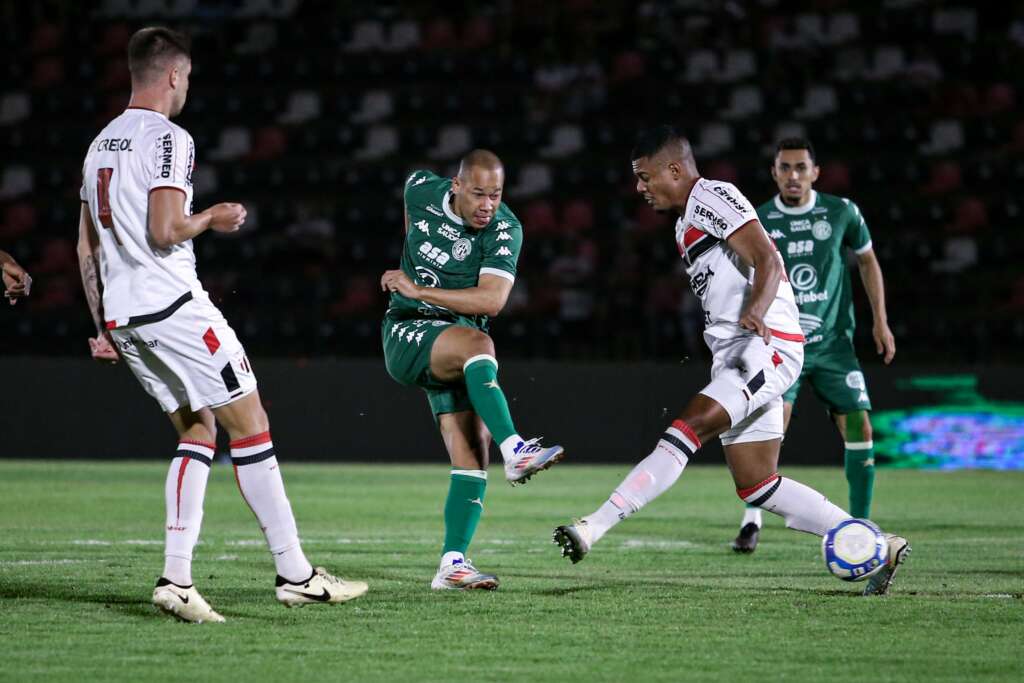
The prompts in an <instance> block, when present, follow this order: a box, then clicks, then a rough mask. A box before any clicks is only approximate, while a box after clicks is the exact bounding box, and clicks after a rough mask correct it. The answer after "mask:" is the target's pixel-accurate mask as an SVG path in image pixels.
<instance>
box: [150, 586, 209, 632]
mask: <svg viewBox="0 0 1024 683" xmlns="http://www.w3.org/2000/svg"><path fill="white" fill-rule="evenodd" d="M153 604H154V605H156V607H157V608H158V609H159V610H160V611H161V612H164V613H165V614H170V615H171V616H172V617H176V618H178V619H181V620H182V621H188V622H191V623H193V624H202V623H206V622H213V623H221V622H223V621H224V617H222V616H221V615H219V614H217V613H216V612H214V611H213V608H212V607H210V604H209V603H208V602H206V600H204V599H203V596H202V595H200V594H199V591H197V590H196V587H195V586H194V585H193V586H187V587H186V586H178V585H177V584H173V583H171V582H170V581H168V580H167V579H165V578H163V577H161V578H160V580H159V581H157V582H156V588H154V589H153Z"/></svg>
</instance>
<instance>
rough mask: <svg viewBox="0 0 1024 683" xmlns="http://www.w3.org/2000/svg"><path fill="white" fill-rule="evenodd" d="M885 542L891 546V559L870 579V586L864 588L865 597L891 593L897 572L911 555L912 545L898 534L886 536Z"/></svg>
mask: <svg viewBox="0 0 1024 683" xmlns="http://www.w3.org/2000/svg"><path fill="white" fill-rule="evenodd" d="M885 540H886V542H887V543H888V544H889V557H888V559H887V561H886V563H885V566H884V567H882V569H880V570H879V571H877V572H876V573H874V574H872V575H871V576H870V577H869V578H868V585H866V586H864V595H885V594H886V593H888V592H889V586H891V585H892V579H893V577H894V576H896V570H897V569H899V568H900V565H901V564H903V563H904V562H906V560H907V555H909V554H910V543H908V542H907V539H905V538H903V537H902V536H897V535H896V534H885Z"/></svg>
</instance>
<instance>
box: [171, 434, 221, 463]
mask: <svg viewBox="0 0 1024 683" xmlns="http://www.w3.org/2000/svg"><path fill="white" fill-rule="evenodd" d="M216 453H217V445H216V444H213V443H210V442H209V441H197V440H195V439H181V440H180V441H178V452H177V453H176V455H177V457H180V458H190V459H192V460H198V461H199V462H201V463H203V464H204V465H206V466H207V467H209V466H210V465H211V464H213V456H214V455H216Z"/></svg>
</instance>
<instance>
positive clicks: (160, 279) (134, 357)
mask: <svg viewBox="0 0 1024 683" xmlns="http://www.w3.org/2000/svg"><path fill="white" fill-rule="evenodd" d="M128 63H129V69H130V70H131V77H132V95H131V101H130V102H129V105H128V109H127V110H125V112H124V113H123V114H121V115H120V116H118V117H117V118H115V119H114V120H113V121H111V122H110V123H109V124H107V126H106V128H104V129H103V131H102V132H101V133H100V134H99V136H98V137H97V138H96V139H95V140H94V141H93V142H92V144H91V145H90V146H89V151H88V154H87V156H86V158H85V165H84V167H83V171H82V173H83V182H82V189H81V199H82V208H81V212H80V217H79V237H78V257H79V264H80V266H81V272H82V284H83V285H84V287H85V294H86V298H87V300H88V302H89V309H90V311H91V312H92V316H93V320H94V322H95V323H96V329H97V331H98V335H97V337H96V339H90V340H89V346H90V348H91V351H92V355H93V357H94V358H96V359H98V360H106V361H111V362H117V361H118V359H119V358H123V359H124V361H125V363H127V364H128V367H129V368H130V369H131V371H132V373H133V374H134V375H135V376H136V378H138V380H139V382H140V383H141V384H142V386H143V387H144V388H145V389H146V391H147V392H148V393H149V394H150V395H151V396H152V397H153V398H155V399H156V400H157V402H158V403H159V404H160V406H161V407H162V408H163V409H164V410H165V411H166V412H167V414H168V417H170V419H171V423H172V424H173V425H174V428H175V429H176V430H177V432H178V437H179V440H178V447H177V453H176V455H175V457H174V459H173V460H172V461H171V466H170V470H169V471H168V473H167V483H166V486H165V491H164V493H165V502H166V512H167V524H166V537H165V543H166V545H165V551H164V558H165V559H164V570H163V573H162V574H161V576H160V578H159V580H158V581H157V584H156V588H155V589H154V591H153V604H154V605H156V606H157V607H158V608H160V609H161V610H162V611H164V612H166V613H168V614H171V615H173V616H175V617H177V618H179V619H181V620H183V621H189V622H211V621H212V622H220V621H224V617H222V616H221V615H220V614H218V613H217V612H215V611H214V610H213V608H212V607H210V605H209V604H208V603H207V602H206V600H204V599H203V597H202V595H200V594H199V592H198V591H197V590H196V588H195V586H194V585H193V583H192V551H193V548H194V547H195V545H196V542H197V541H198V540H199V527H200V523H201V522H202V518H203V498H204V496H205V494H206V481H207V478H208V477H209V474H210V466H211V465H212V463H213V456H214V453H215V448H216V447H215V436H216V424H215V422H220V423H221V425H222V426H223V427H224V428H225V429H227V431H228V434H229V435H230V437H231V459H232V462H233V464H234V469H235V478H236V480H237V482H238V488H239V490H240V491H241V493H242V497H243V498H244V499H245V501H246V503H248V505H249V507H250V508H251V509H252V511H253V513H254V514H255V515H256V519H257V520H258V522H259V525H260V528H261V529H262V530H263V533H264V535H265V537H266V539H267V545H268V546H269V547H270V553H271V555H272V556H273V558H274V564H275V566H276V568H277V580H276V582H275V584H276V585H275V592H276V596H277V599H278V600H279V601H280V602H281V603H283V604H284V605H285V606H287V607H294V606H300V605H307V604H322V603H337V602H345V601H347V600H351V599H352V598H356V597H359V596H360V595H362V594H363V593H365V592H366V588H367V586H366V584H365V583H363V582H361V581H343V580H341V579H339V578H336V577H334V576H331V575H330V574H328V573H327V572H326V571H325V570H324V569H322V568H319V567H318V568H316V569H314V568H313V567H312V565H310V563H309V561H308V560H307V559H306V556H305V554H304V553H303V552H302V547H301V545H300V543H299V534H298V529H297V527H296V524H295V518H294V516H293V515H292V508H291V503H289V501H288V497H287V496H286V495H285V490H284V482H283V481H282V479H281V470H280V468H279V466H278V461H277V457H276V456H275V451H274V444H273V442H272V441H271V438H270V424H269V422H268V420H267V414H266V412H264V410H263V405H262V403H261V401H260V397H259V392H258V391H257V389H256V377H255V375H254V374H253V370H252V367H251V366H250V365H249V360H248V358H246V355H245V350H244V349H243V348H242V344H241V343H240V342H239V341H238V338H237V337H236V336H235V333H234V331H233V330H232V329H231V327H230V326H228V323H227V321H226V320H224V316H222V315H221V313H220V311H219V310H217V308H216V307H215V306H214V305H213V304H212V303H211V302H210V297H209V295H208V294H207V293H206V291H205V290H204V289H203V287H202V285H201V284H200V282H199V279H198V277H197V275H196V264H195V256H194V254H193V251H192V238H194V237H196V236H197V235H200V234H202V233H203V232H205V231H207V230H215V231H217V232H234V231H236V230H238V229H239V227H240V226H241V225H242V223H243V222H244V221H245V208H244V207H242V205H240V204H216V205H214V206H212V207H210V208H208V209H206V210H205V211H202V212H200V213H197V214H192V191H193V188H192V168H193V166H194V163H195V145H194V143H193V141H192V137H191V136H190V135H189V134H188V133H187V132H186V131H185V130H184V129H183V128H181V127H179V126H177V125H175V124H173V123H171V121H170V118H171V117H173V116H176V115H177V114H179V113H180V112H181V110H182V108H183V107H184V106H185V99H186V97H187V95H188V85H189V73H190V72H191V70H192V61H191V58H190V56H189V42H188V39H187V38H186V37H185V36H183V35H182V34H180V33H177V32H175V31H171V30H169V29H166V28H159V27H151V28H144V29H142V30H140V31H138V32H136V33H135V34H134V35H133V36H132V38H131V41H130V42H129V44H128ZM97 228H98V229H97Z"/></svg>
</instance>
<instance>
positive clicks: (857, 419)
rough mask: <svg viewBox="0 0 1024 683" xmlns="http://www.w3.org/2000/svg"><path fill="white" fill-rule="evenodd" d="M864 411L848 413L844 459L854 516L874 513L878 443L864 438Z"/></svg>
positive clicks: (868, 515)
mask: <svg viewBox="0 0 1024 683" xmlns="http://www.w3.org/2000/svg"><path fill="white" fill-rule="evenodd" d="M865 419H866V415H865V413H863V412H856V413H850V414H849V415H847V416H846V439H847V441H846V450H845V451H844V454H843V463H844V465H845V468H846V483H847V485H848V486H849V489H850V514H851V515H853V516H854V517H860V518H862V519H869V518H870V517H871V497H872V494H873V493H874V488H875V446H874V442H872V441H871V439H870V438H867V439H865V438H864V431H865V430H864V422H865Z"/></svg>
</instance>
